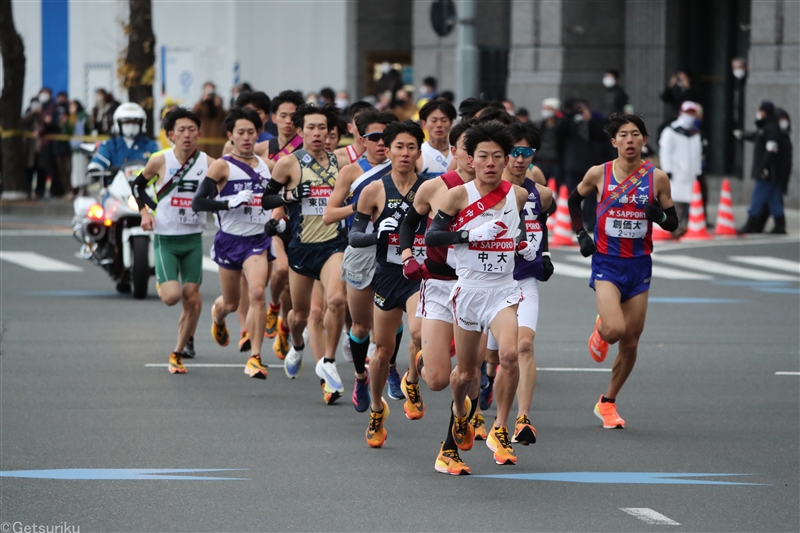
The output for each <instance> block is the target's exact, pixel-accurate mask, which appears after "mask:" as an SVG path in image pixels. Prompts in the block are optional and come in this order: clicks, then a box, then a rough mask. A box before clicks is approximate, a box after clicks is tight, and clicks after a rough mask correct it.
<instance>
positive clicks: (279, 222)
mask: <svg viewBox="0 0 800 533" xmlns="http://www.w3.org/2000/svg"><path fill="white" fill-rule="evenodd" d="M283 231H286V221H285V220H284V219H282V218H280V219H278V218H271V219H269V220H268V221H267V223H266V224H264V233H266V234H267V236H268V237H274V236H276V235H277V234H279V233H281V232H283Z"/></svg>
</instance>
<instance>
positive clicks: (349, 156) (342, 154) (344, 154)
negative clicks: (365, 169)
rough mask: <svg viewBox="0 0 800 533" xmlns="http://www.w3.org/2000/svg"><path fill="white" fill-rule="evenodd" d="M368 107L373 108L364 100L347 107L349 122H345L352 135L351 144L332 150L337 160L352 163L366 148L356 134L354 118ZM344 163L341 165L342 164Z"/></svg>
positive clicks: (356, 128) (356, 127)
mask: <svg viewBox="0 0 800 533" xmlns="http://www.w3.org/2000/svg"><path fill="white" fill-rule="evenodd" d="M368 109H375V108H374V107H373V106H372V104H370V103H369V102H364V101H358V102H355V103H353V104H352V105H351V106H350V107H348V108H347V112H348V113H350V122H349V123H348V124H347V131H348V132H349V133H350V135H352V136H353V144H351V145H349V146H343V147H341V148H339V149H338V150H336V151H334V152H333V153H334V154H335V155H336V159H337V161H342V162H343V163H344V161H347V162H348V163H349V164H353V163H355V162H356V161H358V159H359V158H361V156H363V155H364V151H365V150H366V149H367V148H366V145H365V143H364V140H363V139H362V138H361V136H360V135H359V134H358V126H357V125H356V119H357V118H358V115H360V114H361V113H362V112H364V111H366V110H368ZM341 134H342V135H343V134H344V130H342V132H341ZM344 164H347V163H344ZM344 164H343V165H342V166H344Z"/></svg>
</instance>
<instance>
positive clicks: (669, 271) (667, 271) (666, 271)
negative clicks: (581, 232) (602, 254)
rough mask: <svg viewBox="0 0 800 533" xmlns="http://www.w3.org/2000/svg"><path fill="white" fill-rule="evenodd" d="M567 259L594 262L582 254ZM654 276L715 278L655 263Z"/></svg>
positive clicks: (685, 278)
mask: <svg viewBox="0 0 800 533" xmlns="http://www.w3.org/2000/svg"><path fill="white" fill-rule="evenodd" d="M567 261H574V262H576V263H585V264H589V265H591V264H592V258H591V257H582V256H580V255H572V256H568V257H567ZM556 269H558V267H556ZM653 277H654V278H659V279H680V280H685V281H691V280H702V281H708V280H712V279H714V276H709V275H708V274H697V273H696V272H686V271H685V270H675V269H674V268H667V267H662V266H657V265H653Z"/></svg>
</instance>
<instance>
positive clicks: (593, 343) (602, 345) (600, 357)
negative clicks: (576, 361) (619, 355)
mask: <svg viewBox="0 0 800 533" xmlns="http://www.w3.org/2000/svg"><path fill="white" fill-rule="evenodd" d="M599 325H600V315H597V320H595V321H594V331H593V332H592V336H591V337H589V354H590V355H591V356H592V359H594V360H595V361H597V362H598V363H602V362H603V361H605V360H606V356H607V355H608V342H606V341H605V340H603V337H601V336H600V333H598V331H597V326H599Z"/></svg>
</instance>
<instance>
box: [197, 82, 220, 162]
mask: <svg viewBox="0 0 800 533" xmlns="http://www.w3.org/2000/svg"><path fill="white" fill-rule="evenodd" d="M194 112H195V113H196V114H197V116H198V117H200V134H201V135H202V136H203V137H205V138H206V139H207V140H211V139H220V138H223V137H224V133H223V132H224V130H225V128H224V127H223V121H224V120H225V109H224V108H223V106H222V101H221V100H220V99H219V98H218V96H217V87H216V86H215V85H214V84H213V83H211V82H206V83H205V85H203V97H202V98H201V99H200V101H199V102H197V103H196V104H195V105H194ZM223 144H224V143H222V142H220V143H218V144H204V145H203V151H204V152H205V153H206V154H208V155H209V156H211V157H213V158H215V159H216V158H219V157H221V156H222V149H223Z"/></svg>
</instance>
